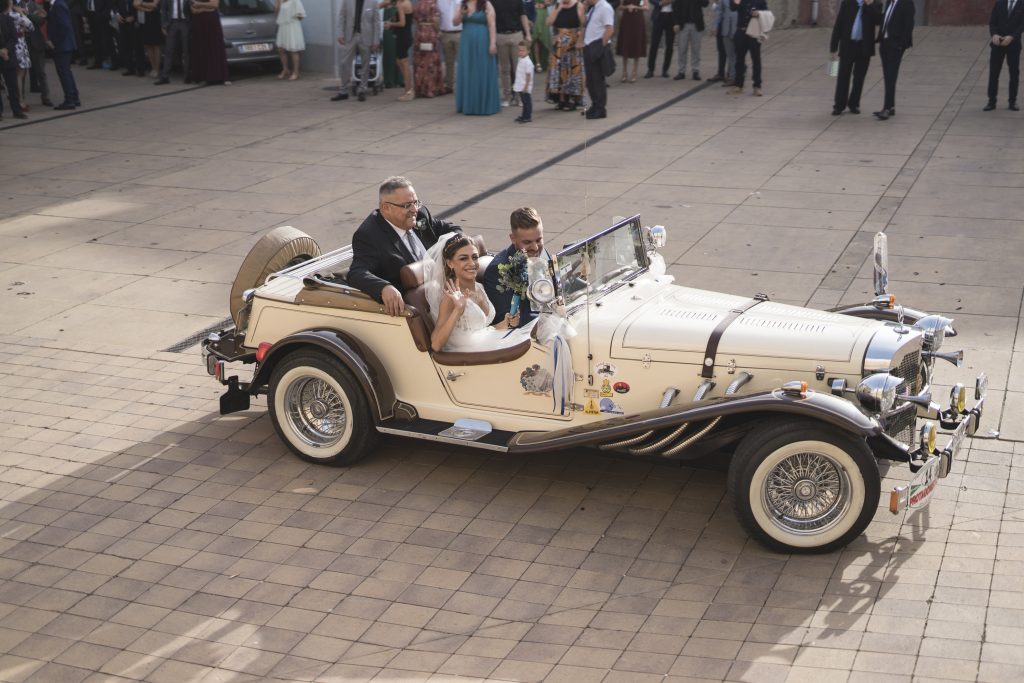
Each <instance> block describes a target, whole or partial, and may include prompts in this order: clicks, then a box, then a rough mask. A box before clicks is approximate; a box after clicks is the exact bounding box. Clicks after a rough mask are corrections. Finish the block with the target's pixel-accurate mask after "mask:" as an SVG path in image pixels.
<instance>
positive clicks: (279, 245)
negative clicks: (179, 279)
mask: <svg viewBox="0 0 1024 683" xmlns="http://www.w3.org/2000/svg"><path fill="white" fill-rule="evenodd" d="M319 255H320V246H319V245H318V244H317V243H316V240H314V239H313V238H312V237H310V236H309V235H307V234H306V233H304V232H302V231H301V230H299V229H298V228H293V227H292V226H290V225H285V226H282V227H280V228H274V229H273V230H271V231H270V232H268V233H267V234H266V235H264V236H263V237H261V238H260V239H259V241H258V242H256V244H255V245H253V248H252V249H250V250H249V253H248V254H247V255H246V257H245V260H244V261H242V266H241V267H240V268H239V269H238V275H236V276H235V282H234V284H233V285H231V299H230V301H229V304H228V306H229V309H230V311H231V319H232V320H234V321H235V326H236V327H237V326H238V325H239V319H238V313H239V311H241V310H242V308H244V306H245V302H244V301H243V300H242V294H243V293H244V292H245V290H247V289H252V288H253V287H259V286H260V285H262V284H263V283H264V282H265V281H266V279H267V276H268V275H270V274H271V273H276V272H277V271H279V270H282V269H284V268H285V267H287V266H288V265H289V264H291V265H294V264H293V263H292V262H293V261H295V262H301V261H308V260H309V259H312V258H316V257H317V256H319Z"/></svg>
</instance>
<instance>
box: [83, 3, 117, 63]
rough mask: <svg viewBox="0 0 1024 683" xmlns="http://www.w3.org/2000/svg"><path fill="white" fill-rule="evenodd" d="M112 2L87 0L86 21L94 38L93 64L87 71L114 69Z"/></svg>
mask: <svg viewBox="0 0 1024 683" xmlns="http://www.w3.org/2000/svg"><path fill="white" fill-rule="evenodd" d="M111 4H112V3H111V0H86V5H85V10H86V19H88V21H89V33H90V34H91V36H92V49H93V57H92V64H91V65H89V66H87V67H86V68H87V69H110V68H114V64H113V60H114V37H113V33H112V32H111V30H110V8H111Z"/></svg>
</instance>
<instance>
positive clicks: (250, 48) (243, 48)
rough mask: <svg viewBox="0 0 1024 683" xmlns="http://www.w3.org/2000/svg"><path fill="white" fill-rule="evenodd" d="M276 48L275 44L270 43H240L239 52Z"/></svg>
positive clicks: (267, 50)
mask: <svg viewBox="0 0 1024 683" xmlns="http://www.w3.org/2000/svg"><path fill="white" fill-rule="evenodd" d="M273 49H274V46H273V45H271V44H270V43H249V44H248V45H239V46H238V51H239V52H243V53H244V52H270V51H271V50H273Z"/></svg>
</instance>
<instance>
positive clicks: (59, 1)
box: [46, 0, 78, 52]
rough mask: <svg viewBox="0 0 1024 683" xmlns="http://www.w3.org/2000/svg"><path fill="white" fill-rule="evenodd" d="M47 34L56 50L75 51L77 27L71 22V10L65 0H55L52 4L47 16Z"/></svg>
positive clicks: (76, 47)
mask: <svg viewBox="0 0 1024 683" xmlns="http://www.w3.org/2000/svg"><path fill="white" fill-rule="evenodd" d="M46 30H47V35H49V37H50V42H51V43H53V50H54V52H74V51H75V50H77V49H78V46H77V45H76V44H75V29H74V27H73V26H72V24H71V10H70V9H68V5H67V2H65V1H64V0H54V3H53V4H52V5H50V14H49V15H48V16H47V18H46Z"/></svg>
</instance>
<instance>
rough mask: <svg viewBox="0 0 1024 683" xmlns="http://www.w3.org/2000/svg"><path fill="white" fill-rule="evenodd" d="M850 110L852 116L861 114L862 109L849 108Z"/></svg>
mask: <svg viewBox="0 0 1024 683" xmlns="http://www.w3.org/2000/svg"><path fill="white" fill-rule="evenodd" d="M849 110H850V113H851V114H859V113H860V107H849Z"/></svg>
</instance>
